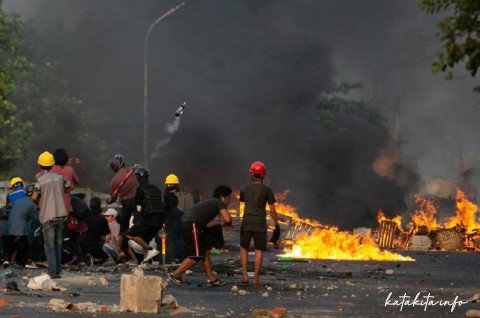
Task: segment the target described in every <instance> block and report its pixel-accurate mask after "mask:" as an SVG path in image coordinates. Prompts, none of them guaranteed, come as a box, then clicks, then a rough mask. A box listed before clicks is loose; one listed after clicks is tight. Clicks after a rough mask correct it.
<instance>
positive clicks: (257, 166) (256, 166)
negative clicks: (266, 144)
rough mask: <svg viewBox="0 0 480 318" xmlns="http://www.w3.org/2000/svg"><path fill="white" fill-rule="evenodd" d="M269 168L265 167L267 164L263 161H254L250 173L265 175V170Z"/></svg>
mask: <svg viewBox="0 0 480 318" xmlns="http://www.w3.org/2000/svg"><path fill="white" fill-rule="evenodd" d="M266 171H267V170H266V169H265V165H264V164H263V162H261V161H255V162H254V163H252V165H251V166H250V173H251V174H259V175H262V176H263V175H265V172H266Z"/></svg>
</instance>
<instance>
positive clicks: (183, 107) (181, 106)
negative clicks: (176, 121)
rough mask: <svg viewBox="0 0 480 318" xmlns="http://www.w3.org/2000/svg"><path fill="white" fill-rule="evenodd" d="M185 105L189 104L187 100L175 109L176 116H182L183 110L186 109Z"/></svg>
mask: <svg viewBox="0 0 480 318" xmlns="http://www.w3.org/2000/svg"><path fill="white" fill-rule="evenodd" d="M185 106H187V103H186V102H183V104H182V105H180V106H178V108H177V110H176V111H175V117H180V116H182V114H183V112H184V111H185Z"/></svg>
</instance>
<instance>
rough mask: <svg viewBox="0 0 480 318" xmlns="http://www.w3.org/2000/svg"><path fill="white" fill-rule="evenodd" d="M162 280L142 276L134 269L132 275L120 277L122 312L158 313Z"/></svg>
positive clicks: (140, 272)
mask: <svg viewBox="0 0 480 318" xmlns="http://www.w3.org/2000/svg"><path fill="white" fill-rule="evenodd" d="M162 283H163V282H162V278H161V277H159V276H144V275H143V270H141V269H139V268H136V269H135V270H133V273H132V275H122V279H121V286H120V307H121V310H122V311H132V312H135V313H159V312H160V308H161V300H162V289H163V285H162Z"/></svg>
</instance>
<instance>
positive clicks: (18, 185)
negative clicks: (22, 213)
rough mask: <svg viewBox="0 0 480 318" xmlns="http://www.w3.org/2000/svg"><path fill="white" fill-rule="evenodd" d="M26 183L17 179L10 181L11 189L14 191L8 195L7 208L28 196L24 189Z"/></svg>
mask: <svg viewBox="0 0 480 318" xmlns="http://www.w3.org/2000/svg"><path fill="white" fill-rule="evenodd" d="M23 186H24V182H23V180H22V179H21V178H19V177H15V178H13V179H12V180H11V181H10V189H12V191H11V192H10V193H9V194H8V195H7V206H8V204H9V203H11V202H15V200H18V199H23V198H25V197H26V196H27V193H26V192H25V190H24V189H23Z"/></svg>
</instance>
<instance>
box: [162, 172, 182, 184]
mask: <svg viewBox="0 0 480 318" xmlns="http://www.w3.org/2000/svg"><path fill="white" fill-rule="evenodd" d="M179 183H180V181H178V177H177V176H176V175H174V174H169V175H168V176H167V178H166V179H165V184H179Z"/></svg>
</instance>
